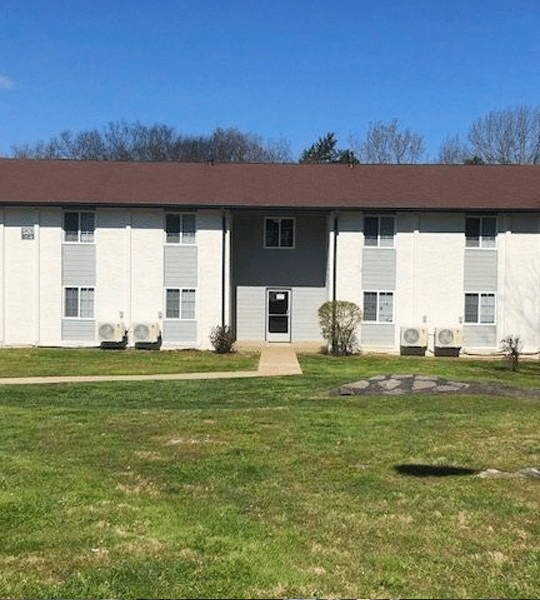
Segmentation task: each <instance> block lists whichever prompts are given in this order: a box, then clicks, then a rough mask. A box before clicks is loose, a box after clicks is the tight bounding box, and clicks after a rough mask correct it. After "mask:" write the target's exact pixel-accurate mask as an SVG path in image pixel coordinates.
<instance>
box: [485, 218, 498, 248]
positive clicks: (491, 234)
mask: <svg viewBox="0 0 540 600" xmlns="http://www.w3.org/2000/svg"><path fill="white" fill-rule="evenodd" d="M496 235H497V219H496V218H495V217H484V218H483V219H482V246H483V247H484V248H495V236H496Z"/></svg>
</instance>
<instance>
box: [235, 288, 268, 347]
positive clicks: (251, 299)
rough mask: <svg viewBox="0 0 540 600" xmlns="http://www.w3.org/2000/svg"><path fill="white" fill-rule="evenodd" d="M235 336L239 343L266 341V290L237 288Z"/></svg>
mask: <svg viewBox="0 0 540 600" xmlns="http://www.w3.org/2000/svg"><path fill="white" fill-rule="evenodd" d="M236 310H237V317H236V336H237V338H238V340H239V341H254V342H259V341H264V340H265V339H266V289H265V288H264V287H245V286H239V287H238V288H237V292H236Z"/></svg>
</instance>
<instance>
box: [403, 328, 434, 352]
mask: <svg viewBox="0 0 540 600" xmlns="http://www.w3.org/2000/svg"><path fill="white" fill-rule="evenodd" d="M427 345H428V333H427V329H426V328H425V327H402V328H401V346H408V347H415V348H425V347H426V346H427Z"/></svg>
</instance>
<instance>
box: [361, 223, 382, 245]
mask: <svg viewBox="0 0 540 600" xmlns="http://www.w3.org/2000/svg"><path fill="white" fill-rule="evenodd" d="M378 237H379V219H378V218H377V217H365V218H364V245H365V246H376V245H377V238H378Z"/></svg>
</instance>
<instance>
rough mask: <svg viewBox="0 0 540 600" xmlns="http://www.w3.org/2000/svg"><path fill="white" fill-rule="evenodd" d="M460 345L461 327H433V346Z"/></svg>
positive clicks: (459, 346)
mask: <svg viewBox="0 0 540 600" xmlns="http://www.w3.org/2000/svg"><path fill="white" fill-rule="evenodd" d="M462 345H463V333H462V331H461V329H442V328H441V329H435V348H461V346H462Z"/></svg>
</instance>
